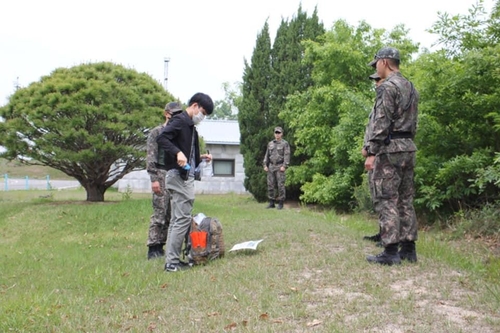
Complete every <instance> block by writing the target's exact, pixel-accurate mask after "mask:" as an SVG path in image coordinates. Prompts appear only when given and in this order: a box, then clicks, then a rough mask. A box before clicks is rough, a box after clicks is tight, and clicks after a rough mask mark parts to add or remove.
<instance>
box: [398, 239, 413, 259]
mask: <svg viewBox="0 0 500 333" xmlns="http://www.w3.org/2000/svg"><path fill="white" fill-rule="evenodd" d="M399 257H400V258H401V260H408V262H417V250H416V248H415V242H414V241H409V242H401V250H399Z"/></svg>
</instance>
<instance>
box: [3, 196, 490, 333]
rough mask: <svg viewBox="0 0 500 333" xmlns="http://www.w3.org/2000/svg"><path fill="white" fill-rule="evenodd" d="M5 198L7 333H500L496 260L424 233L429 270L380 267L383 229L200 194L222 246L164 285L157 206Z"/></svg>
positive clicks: (111, 199) (144, 199) (469, 244)
mask: <svg viewBox="0 0 500 333" xmlns="http://www.w3.org/2000/svg"><path fill="white" fill-rule="evenodd" d="M84 199H85V192H84V191H81V190H74V191H50V192H49V191H11V192H0V263H1V265H0V267H1V270H0V332H425V333H429V332H433V333H434V332H474V333H478V332H481V333H483V332H500V260H499V258H498V257H497V256H495V255H494V254H493V253H492V252H490V250H489V249H488V248H487V247H484V246H482V245H481V243H478V242H475V241H460V240H451V239H449V238H448V237H447V235H446V234H442V233H433V232H429V231H427V232H421V233H420V240H419V241H418V242H417V250H418V255H419V258H418V259H419V261H418V263H417V264H403V265H401V266H398V267H381V266H377V265H370V264H368V263H367V262H366V260H365V256H366V255H368V254H375V253H378V252H380V249H379V248H377V247H375V246H374V245H373V244H372V243H368V242H366V241H363V240H362V236H363V235H367V234H373V233H374V232H375V230H376V221H375V220H374V219H373V218H372V217H368V216H363V215H336V214H334V213H332V212H326V211H315V210H312V209H309V208H306V207H300V206H299V207H285V209H284V210H282V211H277V210H266V209H264V205H263V204H259V203H256V202H255V201H254V200H253V199H252V198H250V197H248V196H238V195H219V196H214V195H213V196H209V195H200V196H197V198H196V202H195V209H194V213H198V212H203V213H204V214H205V215H207V216H214V217H217V218H218V219H219V220H220V221H221V222H222V224H223V226H224V238H225V242H226V248H227V249H229V248H231V247H232V245H234V244H236V243H239V242H243V241H247V240H258V239H264V241H263V242H262V243H261V244H260V245H259V248H258V250H257V251H255V252H249V251H243V252H230V253H226V256H225V257H224V258H223V259H221V260H217V261H214V262H211V263H209V264H208V265H206V266H201V267H194V268H193V269H191V270H188V271H183V272H177V273H166V272H164V271H163V265H164V262H163V260H161V259H157V260H153V261H148V260H146V252H147V247H146V246H145V243H146V236H147V229H148V224H149V216H150V214H151V202H150V197H149V195H139V194H132V196H131V198H130V199H129V197H124V196H123V195H122V194H120V193H117V192H109V193H106V200H107V201H106V202H103V203H94V204H90V203H87V202H85V201H83V200H84Z"/></svg>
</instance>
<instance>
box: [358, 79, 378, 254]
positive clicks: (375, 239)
mask: <svg viewBox="0 0 500 333" xmlns="http://www.w3.org/2000/svg"><path fill="white" fill-rule="evenodd" d="M368 78H369V79H370V80H373V82H375V91H377V89H378V87H379V86H380V85H381V84H382V82H383V81H384V80H382V78H381V77H380V76H379V75H378V74H377V72H375V73H373V74H372V75H370V76H368ZM372 116H373V110H372V111H371V112H370V115H369V116H368V124H367V125H366V129H365V138H364V141H363V148H362V149H361V154H362V155H363V157H364V158H367V157H368V148H369V144H368V137H369V136H370V126H369V124H370V120H371V119H372ZM372 174H373V170H369V171H368V185H369V188H370V197H371V199H372V203H373V201H374V199H375V196H374V194H373V179H372ZM363 239H366V240H369V241H372V242H377V246H381V243H380V229H379V232H378V233H376V234H375V235H373V236H364V237H363Z"/></svg>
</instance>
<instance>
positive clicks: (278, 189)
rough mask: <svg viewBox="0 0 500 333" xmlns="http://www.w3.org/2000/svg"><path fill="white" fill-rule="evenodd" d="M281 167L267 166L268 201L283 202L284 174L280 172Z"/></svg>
mask: <svg viewBox="0 0 500 333" xmlns="http://www.w3.org/2000/svg"><path fill="white" fill-rule="evenodd" d="M280 167H281V166H278V167H276V166H272V165H270V166H269V171H267V193H268V196H269V200H278V201H280V200H283V201H284V200H285V198H286V191H285V180H286V177H285V172H283V171H280Z"/></svg>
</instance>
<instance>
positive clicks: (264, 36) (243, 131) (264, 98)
mask: <svg viewBox="0 0 500 333" xmlns="http://www.w3.org/2000/svg"><path fill="white" fill-rule="evenodd" d="M270 73H271V39H270V37H269V25H268V23H267V22H266V23H265V24H264V27H263V28H262V31H261V33H260V34H259V35H258V36H257V41H256V45H255V48H254V51H253V54H252V58H251V64H248V63H247V61H246V60H245V69H244V73H243V86H242V95H243V98H242V102H241V108H240V110H239V113H238V122H239V125H240V135H241V140H240V141H241V153H242V155H243V158H244V167H245V175H246V177H245V183H244V185H245V188H246V189H247V190H248V191H249V192H250V193H252V195H253V196H254V197H255V198H256V199H257V200H258V201H265V200H266V197H267V194H266V192H267V191H266V173H265V172H264V171H263V165H262V161H263V160H264V154H265V150H266V144H267V142H268V139H269V131H268V130H267V126H266V124H268V123H269V90H268V87H267V85H268V82H269V79H270Z"/></svg>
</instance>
